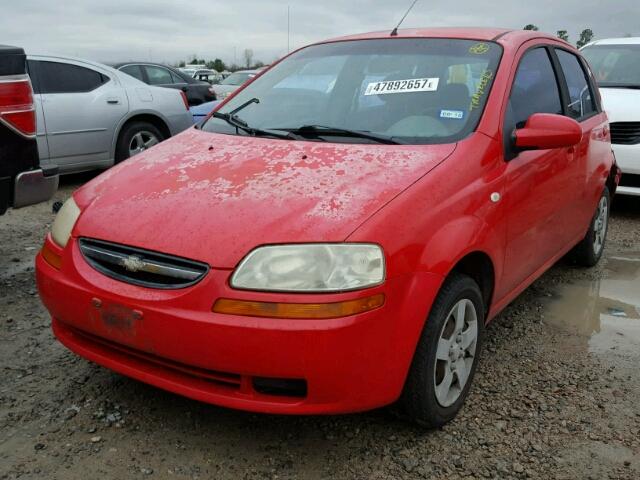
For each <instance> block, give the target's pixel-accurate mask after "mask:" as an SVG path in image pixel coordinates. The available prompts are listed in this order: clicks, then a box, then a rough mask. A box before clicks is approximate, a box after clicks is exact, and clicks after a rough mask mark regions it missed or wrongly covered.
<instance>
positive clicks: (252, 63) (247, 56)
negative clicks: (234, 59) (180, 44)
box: [177, 48, 264, 72]
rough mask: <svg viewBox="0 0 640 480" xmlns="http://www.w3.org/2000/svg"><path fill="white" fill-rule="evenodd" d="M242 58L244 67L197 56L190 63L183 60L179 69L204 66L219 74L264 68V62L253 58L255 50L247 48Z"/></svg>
mask: <svg viewBox="0 0 640 480" xmlns="http://www.w3.org/2000/svg"><path fill="white" fill-rule="evenodd" d="M242 57H243V59H244V64H243V65H238V64H236V63H232V64H230V65H227V64H226V63H225V62H223V61H222V59H220V58H216V59H214V60H206V59H205V58H198V56H197V55H193V56H192V57H191V59H189V60H188V61H185V60H182V61H180V62H179V63H178V65H177V67H178V68H182V67H184V66H185V65H187V64H189V65H202V67H203V68H208V69H210V70H215V71H217V72H224V71H229V72H235V71H236V70H241V69H243V68H246V69H256V68H260V67H264V62H262V61H260V60H254V58H253V50H251V49H250V48H245V49H244V51H243V52H242Z"/></svg>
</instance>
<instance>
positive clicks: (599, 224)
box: [573, 187, 611, 267]
mask: <svg viewBox="0 0 640 480" xmlns="http://www.w3.org/2000/svg"><path fill="white" fill-rule="evenodd" d="M610 204H611V197H610V195H609V189H608V188H607V187H605V188H604V190H603V191H602V195H601V196H600V200H599V201H598V206H597V207H596V212H595V213H594V215H593V218H592V219H591V224H590V225H589V230H588V231H587V234H586V235H585V236H584V238H583V239H582V241H581V242H580V243H579V244H578V245H576V247H575V248H574V250H573V258H574V260H575V261H576V263H578V264H579V265H583V266H585V267H593V266H594V265H596V264H597V263H598V262H599V261H600V258H602V253H603V252H604V245H605V241H606V239H607V231H608V229H609V212H610V210H611V207H610Z"/></svg>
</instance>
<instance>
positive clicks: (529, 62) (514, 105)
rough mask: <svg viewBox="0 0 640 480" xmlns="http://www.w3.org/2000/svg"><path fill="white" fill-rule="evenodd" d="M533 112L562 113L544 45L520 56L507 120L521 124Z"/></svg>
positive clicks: (521, 125) (520, 126)
mask: <svg viewBox="0 0 640 480" xmlns="http://www.w3.org/2000/svg"><path fill="white" fill-rule="evenodd" d="M534 113H555V114H559V115H562V102H561V100H560V90H559V89H558V82H557V80H556V75H555V72H554V70H553V66H552V64H551V59H550V58H549V54H548V53H547V50H546V49H545V48H536V49H534V50H530V51H528V52H527V53H526V54H525V55H524V56H523V57H522V60H521V61H520V65H519V66H518V71H517V73H516V78H515V80H514V82H513V88H512V89H511V97H510V98H509V108H508V112H507V119H508V120H507V121H508V123H509V124H511V125H512V126H514V127H515V128H522V127H524V125H525V123H526V122H527V119H528V118H529V117H530V116H531V115H533V114H534Z"/></svg>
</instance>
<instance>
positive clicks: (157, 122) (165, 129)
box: [111, 112, 171, 162]
mask: <svg viewBox="0 0 640 480" xmlns="http://www.w3.org/2000/svg"><path fill="white" fill-rule="evenodd" d="M132 122H148V123H150V124H151V125H153V126H154V127H156V128H157V129H158V130H160V132H161V133H162V135H163V136H164V140H166V139H167V138H169V137H171V130H170V129H169V125H168V123H167V121H166V120H165V119H164V118H162V117H161V116H160V115H158V114H157V113H156V112H136V113H132V114H130V115H128V116H126V117H125V118H123V119H122V120H121V122H120V124H119V125H118V128H116V131H115V135H114V137H113V142H112V146H111V158H113V159H114V162H115V157H116V146H117V144H118V139H119V138H120V134H121V133H122V131H123V129H124V128H125V127H126V126H127V125H128V124H130V123H132Z"/></svg>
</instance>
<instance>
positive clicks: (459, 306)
mask: <svg viewBox="0 0 640 480" xmlns="http://www.w3.org/2000/svg"><path fill="white" fill-rule="evenodd" d="M483 333H484V304H483V301H482V294H481V292H480V288H479V287H478V284H477V283H476V282H475V281H474V280H473V279H471V278H470V277H468V276H466V275H461V274H457V273H456V274H453V275H452V276H450V277H449V278H448V279H447V280H446V282H445V284H444V286H443V287H442V289H441V291H440V293H439V294H438V296H437V298H436V300H435V302H434V304H433V307H432V308H431V313H430V314H429V317H428V319H427V322H426V324H425V327H424V329H423V331H422V334H421V337H420V340H419V342H418V347H417V349H416V353H415V355H414V359H413V362H412V364H411V369H410V371H409V375H408V377H407V381H406V383H405V387H404V391H403V392H402V396H401V398H400V401H399V403H398V405H397V407H399V409H400V414H401V415H402V414H404V415H405V416H407V417H409V419H411V420H413V421H415V422H417V423H419V424H421V425H424V426H426V427H439V426H442V425H444V424H445V423H447V422H448V421H450V420H451V419H453V418H454V417H455V416H456V414H457V413H458V411H459V410H460V408H461V407H462V404H463V403H464V400H465V398H466V396H467V394H468V392H469V388H470V386H471V382H472V379H473V376H474V373H475V370H476V367H477V364H478V358H479V355H480V348H481V345H482V338H483Z"/></svg>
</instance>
